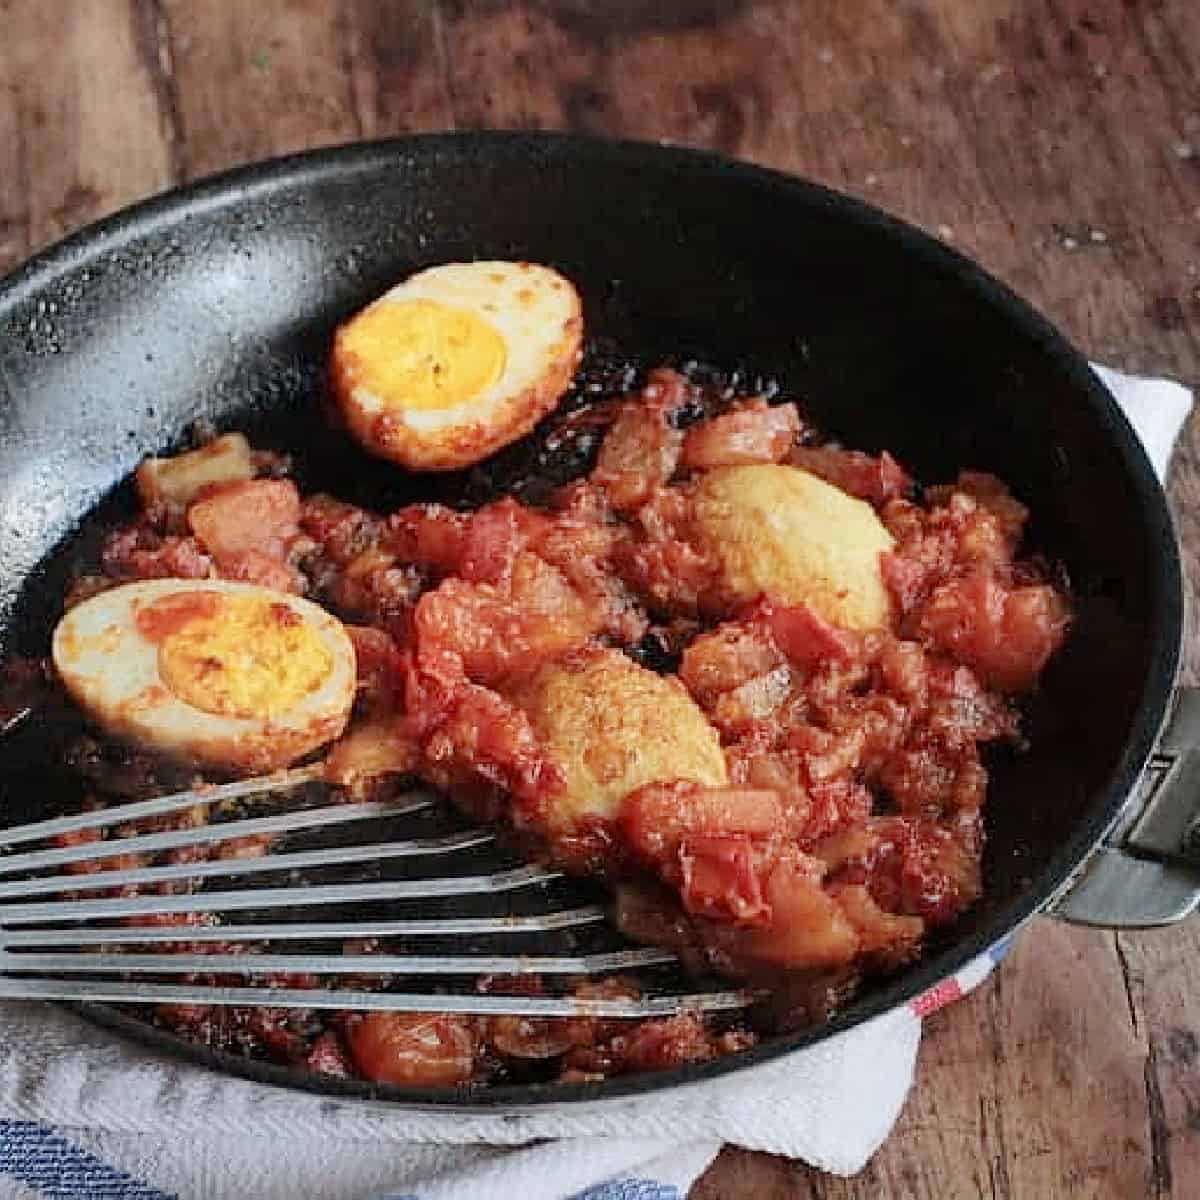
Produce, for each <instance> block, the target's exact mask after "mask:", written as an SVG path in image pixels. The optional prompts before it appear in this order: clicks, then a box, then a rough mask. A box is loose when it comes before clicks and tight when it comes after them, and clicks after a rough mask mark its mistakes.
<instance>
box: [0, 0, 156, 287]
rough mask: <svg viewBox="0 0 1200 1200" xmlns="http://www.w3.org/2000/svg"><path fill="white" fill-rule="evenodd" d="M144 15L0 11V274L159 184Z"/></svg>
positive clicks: (80, 6)
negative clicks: (2, 151) (3, 162)
mask: <svg viewBox="0 0 1200 1200" xmlns="http://www.w3.org/2000/svg"><path fill="white" fill-rule="evenodd" d="M150 7H151V6H148V5H146V4H142V3H137V2H130V0H94V2H88V3H74V2H73V3H69V4H46V3H45V2H44V0H8V2H7V3H5V4H4V5H3V7H2V8H0V23H2V25H3V29H4V36H3V37H2V38H0V144H2V145H4V146H6V147H9V148H10V150H9V154H10V160H9V162H10V165H9V167H8V169H6V170H4V171H3V172H0V270H4V269H7V268H9V267H11V266H15V265H16V263H17V262H19V261H20V260H21V259H22V258H24V257H25V256H26V255H27V254H29V253H31V252H32V251H33V250H35V249H38V248H40V247H41V246H43V245H45V244H46V243H47V242H51V241H54V240H56V239H57V238H59V237H62V236H63V235H64V234H66V233H68V232H70V231H72V230H74V229H76V228H77V227H78V226H80V225H82V224H84V223H86V222H87V221H90V220H93V219H94V218H96V217H98V216H100V215H102V214H104V213H108V212H111V211H112V210H113V209H116V208H119V207H121V206H122V205H125V204H128V203H130V202H132V201H134V200H137V199H139V198H140V197H142V196H145V195H147V194H148V193H150V192H154V191H158V190H160V189H162V188H163V187H166V186H167V185H168V184H169V183H170V182H171V149H170V138H169V134H168V128H167V125H168V123H167V121H166V119H165V116H164V112H163V109H162V107H161V103H160V92H159V88H158V84H157V77H158V65H157V59H156V51H155V48H154V43H153V14H152V12H150V11H149V9H150Z"/></svg>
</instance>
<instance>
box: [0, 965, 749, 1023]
mask: <svg viewBox="0 0 1200 1200" xmlns="http://www.w3.org/2000/svg"><path fill="white" fill-rule="evenodd" d="M0 997H10V998H17V997H20V998H23V999H37V1000H93V1001H109V1002H118V1003H126V1004H129V1003H135V1004H136V1003H141V1004H166V1003H170V1004H221V1005H264V1006H267V1007H270V1008H335V1009H347V1010H352V1011H355V1012H366V1011H371V1010H375V1011H385V1012H420V1013H466V1014H473V1015H477V1016H524V1017H607V1018H629V1019H636V1018H641V1017H669V1016H674V1015H676V1014H677V1013H679V1012H681V1011H684V1012H688V1011H690V1012H721V1011H728V1010H731V1009H739V1008H746V1007H747V1006H748V1005H750V1004H752V1003H753V1002H754V1000H755V998H756V997H755V994H754V993H752V992H748V991H723V992H702V993H696V994H691V995H689V994H684V995H662V996H645V997H642V998H640V999H628V1000H625V999H604V1000H599V999H588V998H583V997H579V996H488V995H483V996H481V995H475V994H470V993H464V994H455V993H444V992H439V993H433V994H428V995H425V994H420V993H418V994H412V993H403V992H358V991H349V990H347V991H344V992H343V991H337V990H336V989H323V988H268V987H203V986H199V985H193V984H173V983H142V982H137V983H122V982H120V981H118V980H114V981H108V980H91V979H61V980H60V979H23V978H19V977H13V976H0Z"/></svg>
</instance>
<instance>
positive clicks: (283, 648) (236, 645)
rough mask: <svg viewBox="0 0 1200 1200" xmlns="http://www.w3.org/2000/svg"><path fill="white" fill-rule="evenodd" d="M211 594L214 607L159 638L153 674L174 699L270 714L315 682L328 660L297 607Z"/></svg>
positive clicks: (227, 711)
mask: <svg viewBox="0 0 1200 1200" xmlns="http://www.w3.org/2000/svg"><path fill="white" fill-rule="evenodd" d="M209 594H210V595H217V593H209ZM218 599H219V603H218V604H217V605H216V606H215V609H216V611H213V612H202V613H201V614H200V615H197V616H195V617H193V618H192V619H191V620H188V621H186V622H184V623H183V624H182V625H181V626H180V627H179V628H178V629H176V630H175V631H173V632H171V633H168V634H167V636H165V637H164V638H163V639H162V641H161V642H160V643H159V648H158V669H159V674H160V676H161V677H162V680H163V682H164V683H165V684H166V685H167V687H169V688H170V689H171V691H172V692H174V693H175V695H176V696H178V697H179V699H180V700H183V701H184V702H185V703H187V704H190V705H192V707H193V708H199V709H202V710H203V711H204V712H209V713H217V714H219V715H221V716H228V717H271V716H275V715H276V714H277V713H281V712H285V711H287V710H288V709H289V708H292V707H293V706H294V705H295V704H297V703H298V702H299V701H300V700H302V699H303V698H304V697H305V696H307V695H309V694H310V693H311V692H313V691H315V690H316V689H317V688H318V687H320V685H321V683H322V682H323V681H324V680H325V678H326V677H327V676H328V675H329V672H330V671H331V670H332V669H333V657H332V655H331V654H330V653H329V651H328V650H327V649H326V647H325V645H324V644H323V643H322V641H321V638H320V636H319V635H318V633H317V632H316V631H315V630H314V629H312V628H311V627H310V626H309V625H308V624H306V623H305V621H304V620H303V619H302V618H301V617H300V616H299V615H298V614H297V613H296V612H294V611H293V610H292V609H291V608H289V607H288V606H287V605H286V604H282V603H279V602H273V601H270V600H265V599H262V598H260V597H258V596H237V597H228V596H219V597H218Z"/></svg>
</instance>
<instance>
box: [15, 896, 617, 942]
mask: <svg viewBox="0 0 1200 1200" xmlns="http://www.w3.org/2000/svg"><path fill="white" fill-rule="evenodd" d="M607 915H608V914H607V913H606V912H605V910H604V909H603V908H601V907H600V906H599V905H597V904H586V905H581V906H580V907H578V908H567V909H559V910H557V911H551V912H546V913H534V914H532V915H529V916H512V915H509V916H498V917H417V918H412V919H409V920H403V919H401V920H394V919H393V920H383V921H373V920H370V919H367V918H361V919H359V920H357V921H305V922H303V923H300V922H290V923H287V924H246V925H200V926H196V927H191V926H189V927H188V928H187V929H186V930H181V929H180V928H179V926H178V925H170V926H164V925H130V926H119V927H116V928H113V927H103V928H99V929H77V928H68V929H4V930H2V931H0V946H3V947H4V948H8V947H12V946H108V945H136V944H144V943H147V942H178V941H180V940H181V939H183V940H186V941H188V942H239V941H254V942H276V941H294V940H303V941H310V940H312V941H316V940H319V939H321V938H362V937H443V936H446V935H453V934H495V933H503V934H525V933H549V932H552V931H554V930H558V929H571V928H574V927H575V926H579V925H594V924H596V923H598V922H600V921H603V920H604V919H605V918H606V917H607Z"/></svg>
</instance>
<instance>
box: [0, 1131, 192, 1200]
mask: <svg viewBox="0 0 1200 1200" xmlns="http://www.w3.org/2000/svg"><path fill="white" fill-rule="evenodd" d="M0 1174H3V1175H9V1176H11V1177H12V1178H13V1179H16V1180H19V1181H20V1182H21V1183H23V1184H25V1185H26V1186H27V1187H31V1188H36V1189H37V1190H38V1191H39V1192H41V1193H42V1194H43V1195H44V1196H45V1197H46V1200H179V1198H178V1197H177V1196H175V1195H173V1194H172V1193H170V1192H162V1191H159V1189H158V1188H156V1187H151V1186H150V1185H149V1184H146V1183H142V1182H141V1180H139V1179H134V1178H133V1176H132V1175H127V1174H126V1173H125V1172H124V1171H118V1170H117V1169H116V1167H110V1166H109V1165H108V1163H106V1162H105V1161H104V1160H103V1159H100V1158H97V1157H96V1156H95V1155H94V1154H89V1153H88V1151H86V1150H84V1149H83V1148H82V1147H80V1146H76V1145H75V1144H74V1143H72V1142H69V1141H68V1140H67V1139H66V1138H65V1137H63V1136H62V1135H61V1134H58V1133H55V1131H54V1130H53V1129H51V1128H50V1127H49V1126H48V1125H41V1124H39V1123H38V1122H37V1121H0Z"/></svg>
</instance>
